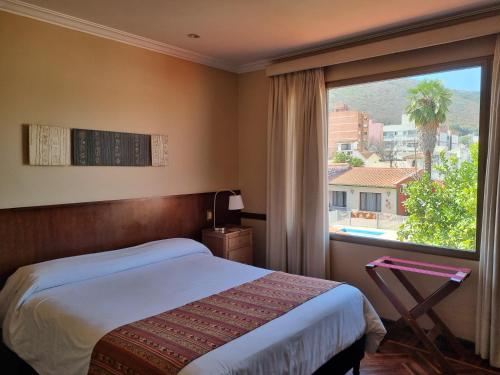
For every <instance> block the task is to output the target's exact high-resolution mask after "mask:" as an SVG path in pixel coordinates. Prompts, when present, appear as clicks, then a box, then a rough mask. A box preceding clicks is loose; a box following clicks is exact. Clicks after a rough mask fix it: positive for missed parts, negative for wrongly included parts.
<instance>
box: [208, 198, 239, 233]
mask: <svg viewBox="0 0 500 375" xmlns="http://www.w3.org/2000/svg"><path fill="white" fill-rule="evenodd" d="M225 191H229V192H230V193H232V195H230V196H229V206H228V209H229V210H231V211H234V210H241V209H242V208H244V205H243V199H242V198H241V195H240V194H236V193H235V192H234V191H232V190H220V191H218V192H216V193H215V196H214V230H216V231H221V232H222V231H224V227H216V226H215V204H216V202H217V194H219V193H222V192H225Z"/></svg>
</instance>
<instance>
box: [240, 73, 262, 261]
mask: <svg viewBox="0 0 500 375" xmlns="http://www.w3.org/2000/svg"><path fill="white" fill-rule="evenodd" d="M268 85H269V79H268V78H267V77H266V75H265V73H264V71H262V70H261V71H257V72H251V73H245V74H240V75H239V76H238V140H239V141H238V148H239V152H238V159H239V186H240V189H241V193H242V195H243V199H244V202H245V209H244V210H243V211H246V212H253V213H266V170H267V168H266V163H267V99H268V87H269V86H268ZM243 224H244V225H249V226H251V227H253V230H254V255H255V259H254V261H255V264H256V265H258V266H265V264H266V222H265V221H262V220H248V219H244V220H243Z"/></svg>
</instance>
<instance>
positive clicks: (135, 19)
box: [7, 0, 500, 71]
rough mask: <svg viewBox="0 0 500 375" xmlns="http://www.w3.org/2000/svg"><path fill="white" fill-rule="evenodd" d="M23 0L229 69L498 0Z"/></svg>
mask: <svg viewBox="0 0 500 375" xmlns="http://www.w3.org/2000/svg"><path fill="white" fill-rule="evenodd" d="M9 1H10V2H17V3H19V1H17V0H7V2H9ZM25 1H26V2H27V3H30V4H33V5H36V6H40V7H43V8H47V9H50V10H53V11H57V12H60V13H63V14H66V15H70V16H74V17H77V18H80V19H83V20H87V21H92V22H94V23H97V24H100V25H104V26H108V27H111V28H114V29H118V30H121V31H125V32H128V33H131V34H135V35H138V36H142V37H145V38H148V39H152V40H154V41H158V42H161V43H164V44H168V45H170V46H175V47H179V48H182V49H184V50H188V51H191V52H195V53H197V54H201V55H203V56H206V57H207V58H210V59H212V60H214V61H220V62H221V63H223V64H225V66H231V67H234V69H233V70H236V71H237V70H238V68H241V67H244V66H250V65H252V64H255V63H256V62H265V61H269V60H272V59H273V58H277V57H282V56H285V55H290V54H294V53H298V52H300V51H304V50H310V49H313V48H316V47H320V46H327V45H328V44H331V43H333V42H336V41H339V40H343V39H346V38H350V37H353V36H356V35H360V34H367V33H370V32H375V31H380V30H384V29H387V28H391V27H397V26H404V25H406V24H411V23H414V22H418V21H423V20H428V19H432V18H436V17H442V16H446V15H451V14H456V13H457V12H461V11H466V10H471V9H476V8H479V7H483V6H488V5H493V4H499V3H500V0H307V1H304V0H106V1H103V0H85V1H82V0H25ZM189 33H196V34H199V35H200V36H201V37H200V38H199V39H191V38H188V37H187V36H186V35H187V34H189ZM240 70H241V69H240Z"/></svg>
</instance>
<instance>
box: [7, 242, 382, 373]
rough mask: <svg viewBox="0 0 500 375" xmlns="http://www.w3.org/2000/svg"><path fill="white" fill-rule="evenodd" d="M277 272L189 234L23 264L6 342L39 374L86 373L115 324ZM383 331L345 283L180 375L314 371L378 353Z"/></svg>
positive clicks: (15, 280)
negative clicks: (357, 353)
mask: <svg viewBox="0 0 500 375" xmlns="http://www.w3.org/2000/svg"><path fill="white" fill-rule="evenodd" d="M270 273H271V271H269V270H266V269H262V268H257V267H253V266H248V265H244V264H240V263H235V262H231V261H228V260H225V259H221V258H217V257H215V256H213V255H212V254H211V252H210V251H209V250H208V249H207V248H206V247H205V246H204V245H202V244H201V243H199V242H196V241H194V240H190V239H184V238H174V239H167V240H160V241H154V242H150V243H146V244H143V245H139V246H135V247H130V248H126V249H120V250H114V251H107V252H103V253H96V254H86V255H81V256H75V257H68V258H61V259H56V260H51V261H48V262H43V263H38V264H34V265H29V266H24V267H21V268H19V269H18V270H17V271H16V272H15V273H14V274H13V275H12V276H11V277H10V278H9V279H8V281H7V283H6V285H5V287H4V288H3V289H2V291H1V292H0V320H1V322H2V330H3V332H2V334H3V341H4V343H5V344H6V345H7V346H8V347H9V348H10V349H11V350H12V351H13V352H15V353H16V354H17V355H18V356H19V357H20V358H22V359H23V360H24V361H26V362H27V363H28V364H29V365H30V366H31V367H33V368H34V369H35V370H36V371H37V372H38V373H39V374H41V375H55V374H57V375H59V374H65V375H85V374H87V372H88V369H89V364H90V358H91V354H92V351H93V348H94V346H95V345H96V343H97V342H98V341H99V340H100V339H101V338H102V337H103V336H104V335H105V334H106V333H108V332H110V331H112V330H114V329H115V328H117V327H119V326H122V325H124V324H128V323H131V322H134V321H137V320H140V319H143V318H146V317H148V316H152V315H156V314H159V313H162V312H164V311H168V310H172V309H175V308H177V307H179V306H182V305H185V304H187V303H189V302H192V301H196V300H200V299H202V298H205V297H208V296H210V295H213V294H216V293H220V292H222V291H225V290H227V289H229V288H232V287H235V286H238V285H241V284H244V283H247V282H251V281H253V280H256V279H259V278H261V277H264V276H266V275H268V274H270ZM384 335H385V329H384V327H383V325H382V323H381V321H380V319H379V317H378V316H377V314H376V313H375V311H374V309H373V307H372V306H371V305H370V303H369V302H368V300H367V299H366V298H365V297H364V295H363V294H362V293H361V292H360V291H359V290H358V289H356V288H354V287H352V286H350V285H347V284H343V285H340V286H338V287H336V288H334V289H332V290H329V291H327V292H325V293H323V294H320V295H318V296H317V297H314V298H312V299H310V300H309V301H307V302H305V303H303V304H301V305H300V306H298V307H296V308H294V309H292V310H290V311H289V312H287V313H286V314H285V315H283V316H280V317H278V318H276V319H274V320H272V321H270V322H268V323H266V324H264V325H262V326H260V327H258V328H256V329H254V330H252V331H250V332H248V333H246V334H245V335H243V336H241V337H239V338H236V339H234V340H232V341H230V342H228V343H227V344H225V345H222V346H220V347H218V348H216V349H214V350H212V351H210V352H208V353H206V354H204V355H202V356H201V357H199V358H197V359H195V360H194V361H192V362H190V363H189V364H188V365H187V366H185V367H184V368H183V369H182V370H181V371H180V372H179V374H181V375H195V374H244V373H245V374H280V373H289V374H311V373H314V372H315V371H317V370H318V369H319V368H320V367H321V366H322V365H324V364H325V363H327V362H328V361H329V360H331V359H332V358H334V357H335V356H338V355H339V354H342V353H345V352H346V350H348V349H349V348H351V347H352V346H353V345H354V344H355V343H359V342H360V340H364V346H365V349H366V351H368V352H373V351H375V350H376V348H377V347H378V344H379V343H380V341H381V340H382V338H383V336H384Z"/></svg>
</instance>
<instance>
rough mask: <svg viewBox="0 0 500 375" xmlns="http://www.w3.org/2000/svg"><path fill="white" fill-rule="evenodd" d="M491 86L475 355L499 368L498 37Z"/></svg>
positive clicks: (499, 167)
mask: <svg viewBox="0 0 500 375" xmlns="http://www.w3.org/2000/svg"><path fill="white" fill-rule="evenodd" d="M492 78H493V79H492V86H491V108H490V131H489V139H488V158H487V162H486V180H485V189H484V203H483V221H482V230H481V259H480V269H479V290H478V297H477V309H478V311H477V315H476V316H477V318H476V319H477V321H476V352H477V353H478V354H480V355H481V357H483V358H489V359H490V363H491V365H492V366H495V367H500V174H499V170H500V35H499V36H497V42H496V47H495V57H494V60H493V77H492Z"/></svg>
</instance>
